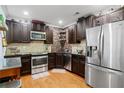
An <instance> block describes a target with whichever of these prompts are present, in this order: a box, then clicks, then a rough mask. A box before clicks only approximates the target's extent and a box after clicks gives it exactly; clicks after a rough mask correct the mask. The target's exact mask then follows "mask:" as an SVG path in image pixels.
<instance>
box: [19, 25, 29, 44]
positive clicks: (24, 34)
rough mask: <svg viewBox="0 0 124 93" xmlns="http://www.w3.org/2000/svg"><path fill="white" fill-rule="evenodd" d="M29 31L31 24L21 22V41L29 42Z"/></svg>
mask: <svg viewBox="0 0 124 93" xmlns="http://www.w3.org/2000/svg"><path fill="white" fill-rule="evenodd" d="M30 31H31V24H26V23H23V24H22V32H21V34H22V37H21V42H24V43H25V42H26V43H28V42H30Z"/></svg>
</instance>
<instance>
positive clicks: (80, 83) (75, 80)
mask: <svg viewBox="0 0 124 93" xmlns="http://www.w3.org/2000/svg"><path fill="white" fill-rule="evenodd" d="M49 74H50V75H49V76H47V77H44V78H40V79H36V80H33V79H32V77H31V75H27V76H23V77H21V80H22V88H89V86H88V85H86V84H85V82H84V79H83V78H82V77H80V76H78V75H75V74H73V73H71V72H68V71H66V73H53V72H51V71H49Z"/></svg>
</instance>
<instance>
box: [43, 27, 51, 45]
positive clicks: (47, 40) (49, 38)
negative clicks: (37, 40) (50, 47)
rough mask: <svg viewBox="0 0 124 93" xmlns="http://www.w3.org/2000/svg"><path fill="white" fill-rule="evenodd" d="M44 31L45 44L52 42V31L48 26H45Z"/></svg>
mask: <svg viewBox="0 0 124 93" xmlns="http://www.w3.org/2000/svg"><path fill="white" fill-rule="evenodd" d="M45 32H46V40H45V41H44V43H45V44H53V31H52V29H50V27H49V26H45Z"/></svg>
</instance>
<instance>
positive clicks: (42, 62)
mask: <svg viewBox="0 0 124 93" xmlns="http://www.w3.org/2000/svg"><path fill="white" fill-rule="evenodd" d="M31 63H32V68H39V67H43V66H46V65H48V56H37V57H32V62H31Z"/></svg>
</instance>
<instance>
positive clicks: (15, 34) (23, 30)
mask: <svg viewBox="0 0 124 93" xmlns="http://www.w3.org/2000/svg"><path fill="white" fill-rule="evenodd" d="M6 23H7V26H8V29H9V31H7V32H6V37H7V42H8V43H24V42H30V31H31V24H30V23H29V24H27V23H20V22H16V21H14V20H7V21H6Z"/></svg>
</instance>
